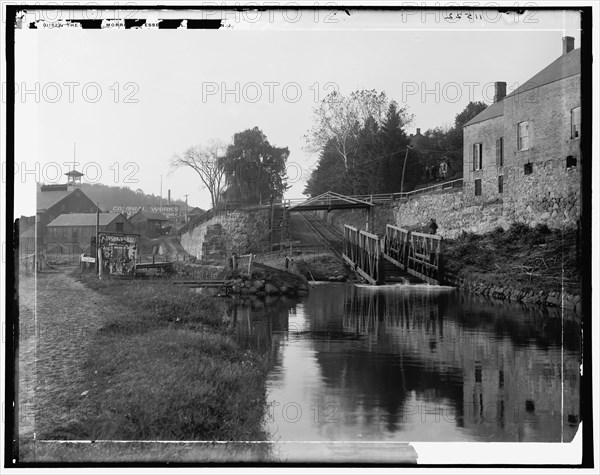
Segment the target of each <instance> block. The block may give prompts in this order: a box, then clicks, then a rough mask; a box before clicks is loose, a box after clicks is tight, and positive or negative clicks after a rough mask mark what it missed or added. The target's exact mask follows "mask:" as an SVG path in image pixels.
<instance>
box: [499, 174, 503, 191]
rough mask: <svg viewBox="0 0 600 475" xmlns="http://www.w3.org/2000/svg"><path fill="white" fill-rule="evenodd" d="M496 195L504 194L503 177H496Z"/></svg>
mask: <svg viewBox="0 0 600 475" xmlns="http://www.w3.org/2000/svg"><path fill="white" fill-rule="evenodd" d="M498 193H504V176H503V175H499V176H498Z"/></svg>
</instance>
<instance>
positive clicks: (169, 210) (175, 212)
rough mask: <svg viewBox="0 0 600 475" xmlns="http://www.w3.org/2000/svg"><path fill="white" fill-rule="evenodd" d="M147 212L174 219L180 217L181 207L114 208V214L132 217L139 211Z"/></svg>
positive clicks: (145, 206)
mask: <svg viewBox="0 0 600 475" xmlns="http://www.w3.org/2000/svg"><path fill="white" fill-rule="evenodd" d="M140 209H141V210H142V211H146V212H149V213H162V214H163V215H165V217H167V218H169V219H174V218H176V217H177V216H179V206H176V205H167V206H148V205H144V206H113V209H112V210H113V213H124V214H126V215H127V216H132V215H134V214H135V213H137V212H138V211H139V210H140Z"/></svg>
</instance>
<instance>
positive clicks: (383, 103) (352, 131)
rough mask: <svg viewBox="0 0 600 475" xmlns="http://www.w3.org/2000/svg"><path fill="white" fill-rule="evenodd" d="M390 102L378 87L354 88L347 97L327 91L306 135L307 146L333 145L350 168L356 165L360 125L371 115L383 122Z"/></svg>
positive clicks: (315, 149) (320, 149) (321, 148)
mask: <svg viewBox="0 0 600 475" xmlns="http://www.w3.org/2000/svg"><path fill="white" fill-rule="evenodd" d="M387 103H388V99H387V97H386V95H385V93H384V92H381V93H377V92H376V91H375V90H361V91H354V92H352V93H351V94H350V95H349V96H347V97H346V96H344V95H343V94H342V93H340V92H338V91H334V92H332V93H330V94H328V95H327V97H325V99H323V101H322V102H321V103H320V104H319V106H318V107H317V108H316V109H315V111H314V113H315V117H314V124H313V127H312V128H311V129H310V130H309V131H308V132H307V134H306V135H305V136H304V138H305V140H306V143H307V149H308V150H309V151H312V152H320V151H322V150H324V149H325V147H326V146H327V145H332V146H333V147H334V148H335V150H336V151H337V153H338V155H339V157H340V159H341V160H342V162H343V164H344V168H345V169H346V170H349V169H350V168H352V166H353V165H354V163H353V158H355V157H356V151H357V148H358V135H359V133H360V131H361V128H362V127H364V124H365V121H366V120H367V119H368V118H369V117H371V118H373V119H375V121H376V123H377V124H378V125H380V124H381V121H382V119H383V115H384V113H385V110H386V108H387Z"/></svg>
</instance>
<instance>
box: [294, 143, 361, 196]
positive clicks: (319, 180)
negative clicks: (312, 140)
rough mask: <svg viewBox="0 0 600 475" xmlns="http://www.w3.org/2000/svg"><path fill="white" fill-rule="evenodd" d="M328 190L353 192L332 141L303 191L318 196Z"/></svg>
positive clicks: (322, 154)
mask: <svg viewBox="0 0 600 475" xmlns="http://www.w3.org/2000/svg"><path fill="white" fill-rule="evenodd" d="M327 191H333V192H335V193H340V194H343V195H347V194H351V193H352V188H351V184H350V182H349V179H348V176H347V172H346V170H345V168H344V165H343V163H342V162H341V160H340V157H339V154H338V152H337V149H336V147H335V145H334V144H333V143H332V142H330V143H328V144H327V145H326V146H325V149H324V150H323V151H322V152H321V155H320V156H319V160H318V164H317V167H316V168H315V169H314V170H313V171H312V173H311V175H310V177H309V179H308V180H307V182H306V187H305V189H304V192H303V193H304V194H305V195H308V196H317V195H320V194H322V193H325V192H327Z"/></svg>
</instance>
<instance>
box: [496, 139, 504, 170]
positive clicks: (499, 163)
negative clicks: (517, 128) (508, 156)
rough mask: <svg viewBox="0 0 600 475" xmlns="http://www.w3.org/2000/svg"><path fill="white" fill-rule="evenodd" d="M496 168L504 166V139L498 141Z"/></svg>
mask: <svg viewBox="0 0 600 475" xmlns="http://www.w3.org/2000/svg"><path fill="white" fill-rule="evenodd" d="M496 166H497V167H503V166H504V137H500V138H499V139H496Z"/></svg>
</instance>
